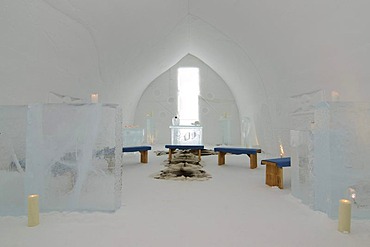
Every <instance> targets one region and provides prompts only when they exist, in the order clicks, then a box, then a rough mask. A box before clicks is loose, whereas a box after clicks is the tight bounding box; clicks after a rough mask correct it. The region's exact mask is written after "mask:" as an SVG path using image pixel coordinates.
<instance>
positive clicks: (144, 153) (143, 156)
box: [122, 146, 152, 163]
mask: <svg viewBox="0 0 370 247" xmlns="http://www.w3.org/2000/svg"><path fill="white" fill-rule="evenodd" d="M151 149H152V147H151V146H132V147H123V148H122V152H123V153H131V152H140V162H141V163H148V151H149V150H151Z"/></svg>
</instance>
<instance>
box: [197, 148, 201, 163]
mask: <svg viewBox="0 0 370 247" xmlns="http://www.w3.org/2000/svg"><path fill="white" fill-rule="evenodd" d="M198 160H199V161H201V160H202V149H199V150H198Z"/></svg>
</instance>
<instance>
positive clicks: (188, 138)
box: [170, 125, 203, 145]
mask: <svg viewBox="0 0 370 247" xmlns="http://www.w3.org/2000/svg"><path fill="white" fill-rule="evenodd" d="M170 129H171V144H174V145H177V144H179V145H187V144H189V145H197V144H202V130H203V127H202V126H198V125H171V126H170Z"/></svg>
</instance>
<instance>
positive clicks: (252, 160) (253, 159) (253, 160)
mask: <svg viewBox="0 0 370 247" xmlns="http://www.w3.org/2000/svg"><path fill="white" fill-rule="evenodd" d="M248 156H249V168H251V169H255V168H257V154H248Z"/></svg>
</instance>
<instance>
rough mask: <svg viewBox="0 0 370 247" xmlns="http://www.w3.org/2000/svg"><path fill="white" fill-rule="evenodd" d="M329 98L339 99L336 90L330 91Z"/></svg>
mask: <svg viewBox="0 0 370 247" xmlns="http://www.w3.org/2000/svg"><path fill="white" fill-rule="evenodd" d="M331 100H332V101H339V93H338V92H337V91H331Z"/></svg>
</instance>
